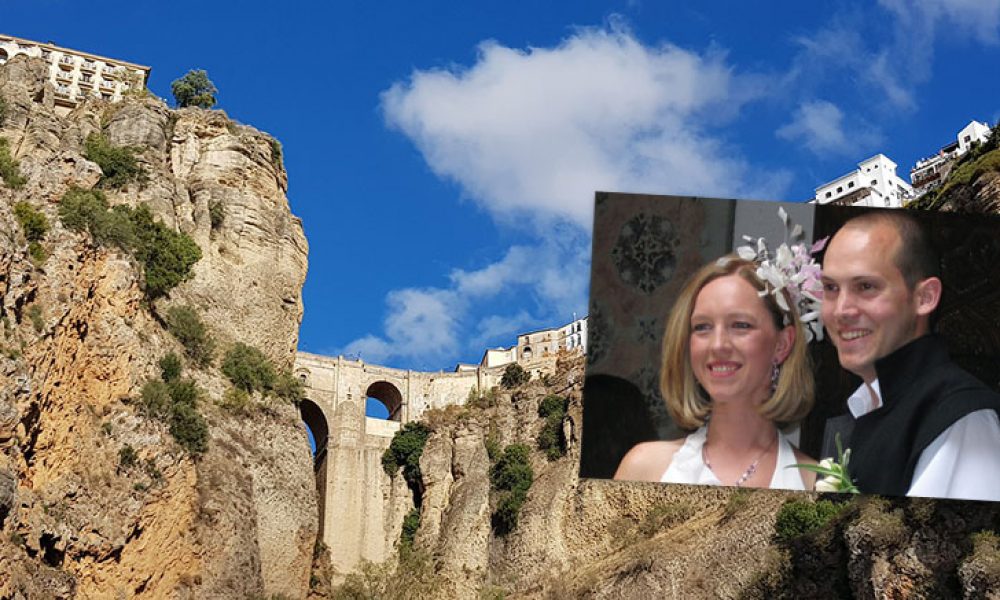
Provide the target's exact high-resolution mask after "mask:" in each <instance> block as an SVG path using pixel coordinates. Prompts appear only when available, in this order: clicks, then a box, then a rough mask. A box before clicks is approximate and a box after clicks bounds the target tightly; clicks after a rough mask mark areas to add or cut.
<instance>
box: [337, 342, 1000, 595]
mask: <svg viewBox="0 0 1000 600" xmlns="http://www.w3.org/2000/svg"><path fill="white" fill-rule="evenodd" d="M561 362H562V364H561V367H560V369H561V370H560V371H559V373H558V374H557V376H556V377H553V378H549V380H548V383H549V385H545V384H544V383H543V382H540V381H533V382H531V383H529V384H528V385H527V386H525V387H523V388H520V389H517V390H514V391H513V392H512V393H503V394H501V395H500V397H499V402H497V403H496V405H495V406H491V407H485V408H484V407H479V408H476V407H465V408H460V407H454V410H449V411H440V412H435V411H432V412H431V413H429V414H428V416H427V422H428V423H429V424H430V425H431V426H432V427H433V429H434V433H433V434H432V435H431V437H430V438H429V440H428V442H427V444H426V446H425V448H424V451H423V454H422V456H421V460H420V467H421V472H422V473H423V494H422V497H421V499H422V502H421V511H420V512H421V523H420V527H419V529H418V531H417V535H416V543H415V546H416V548H417V549H418V550H420V551H423V552H425V553H426V556H428V557H429V560H430V563H431V565H432V572H433V576H434V577H435V578H436V584H435V585H434V586H431V585H429V584H428V583H427V580H428V577H430V575H428V574H426V573H424V574H419V573H417V574H414V573H413V572H410V571H409V570H412V569H415V568H416V569H419V568H420V565H421V563H420V561H415V560H413V559H412V558H405V559H404V561H403V567H401V568H405V569H408V571H405V572H400V571H396V572H395V573H393V572H392V570H391V569H388V570H385V569H383V570H381V571H374V570H371V569H369V570H368V571H366V572H367V573H368V576H369V578H370V579H371V578H372V577H373V575H372V574H373V573H377V574H378V575H380V576H382V577H385V576H389V577H390V581H389V582H388V583H384V587H382V588H378V589H381V590H383V591H384V594H385V597H388V598H397V597H398V598H406V597H408V596H407V590H409V589H411V588H409V587H407V586H414V585H417V584H418V583H419V584H421V585H425V586H427V587H426V588H422V589H433V590H435V592H434V594H433V597H440V598H482V597H507V598H538V599H542V598H609V599H610V598H657V597H666V598H673V597H677V598H772V597H795V598H799V597H801V598H838V597H845V596H852V595H853V596H854V597H860V598H885V597H896V598H909V597H914V598H916V597H921V598H922V597H960V596H962V595H963V593H964V594H965V597H975V598H979V597H994V596H995V595H996V594H997V593H998V592H1000V576H998V573H1000V572H998V571H997V570H996V565H998V564H1000V542H998V541H997V540H998V539H1000V537H997V535H996V534H995V533H994V534H988V533H986V534H977V533H976V532H979V531H983V530H987V531H988V530H989V529H990V528H991V527H992V528H995V523H996V522H998V521H997V518H998V516H1000V508H997V507H995V506H993V505H989V504H984V503H974V502H965V503H962V502H941V501H934V500H929V499H892V500H884V499H878V498H874V497H873V498H856V499H855V501H853V502H848V503H847V504H846V505H845V507H846V508H844V509H843V511H842V513H841V514H840V516H838V517H837V518H835V519H833V520H832V521H830V522H829V523H828V524H827V525H826V526H824V527H820V528H819V529H817V530H815V531H813V532H811V533H809V534H808V535H804V536H801V537H797V538H792V539H785V538H781V537H780V536H778V535H777V531H778V530H779V529H780V527H779V525H778V518H779V513H780V512H781V507H782V506H783V505H785V504H786V502H789V501H790V500H793V501H796V502H806V503H810V502H813V501H815V500H816V499H817V495H815V494H802V493H791V492H781V491H772V490H741V489H736V488H711V487H701V486H684V485H670V486H663V485H658V484H637V483H620V482H614V481H603V480H580V479H579V478H578V477H577V469H578V461H579V445H578V444H576V443H574V440H573V439H572V435H570V436H569V438H568V439H569V442H570V443H569V448H568V453H567V455H566V456H564V457H562V458H559V459H557V460H554V461H549V460H547V459H546V458H545V456H544V454H543V453H542V452H533V453H532V457H531V465H532V469H533V471H534V474H535V477H534V482H533V484H532V486H531V488H530V490H529V492H528V498H527V501H526V502H525V504H524V505H523V507H522V508H521V511H520V515H519V518H518V525H517V527H516V528H515V529H514V530H513V531H512V532H510V533H509V534H507V535H506V536H502V537H501V536H497V535H495V534H494V533H493V531H492V530H491V526H490V516H491V513H492V512H493V510H495V508H496V504H497V499H498V493H497V492H496V491H494V490H492V489H491V488H490V481H489V476H488V473H489V469H490V461H489V458H488V456H487V450H486V448H487V445H488V444H494V443H495V444H497V446H498V447H503V446H506V445H507V444H511V443H524V444H527V445H529V447H535V443H536V438H537V435H538V432H539V429H540V427H541V425H542V423H541V420H540V419H539V418H538V413H537V410H538V406H539V403H540V402H541V400H542V399H543V398H544V397H545V396H547V395H548V394H552V393H556V394H562V395H566V396H567V397H568V398H569V400H570V402H569V410H568V414H567V417H566V420H565V421H564V426H565V427H564V431H567V432H570V433H572V432H573V431H578V429H579V426H578V424H579V423H580V422H581V416H582V414H581V413H582V407H581V398H580V390H579V385H578V384H573V385H571V384H570V383H569V382H570V381H576V382H579V381H582V371H583V365H582V361H579V360H578V361H577V362H575V363H573V362H567V361H561ZM491 438H492V439H491ZM397 479H400V478H399V477H398V476H397ZM398 516H399V520H401V519H402V515H398ZM991 524H992V525H991ZM396 535H397V536H398V529H397V530H396ZM977 535H978V537H977ZM972 540H976V541H975V552H973V551H972V546H973V542H972ZM377 579H378V576H375V577H374V580H377ZM352 583H353V584H354V585H357V581H354V582H351V581H350V580H348V587H350V585H351V584H352ZM350 589H357V588H356V587H355V588H350ZM372 589H374V588H372ZM386 590H387V591H386ZM991 594H992V596H991Z"/></svg>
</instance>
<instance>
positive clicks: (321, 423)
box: [299, 398, 330, 468]
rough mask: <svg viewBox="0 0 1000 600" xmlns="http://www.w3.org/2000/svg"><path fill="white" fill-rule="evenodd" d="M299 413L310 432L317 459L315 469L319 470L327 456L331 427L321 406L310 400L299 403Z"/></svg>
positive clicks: (314, 454)
mask: <svg viewBox="0 0 1000 600" xmlns="http://www.w3.org/2000/svg"><path fill="white" fill-rule="evenodd" d="M299 412H300V413H301V414H302V420H303V421H304V422H305V424H306V429H307V430H308V432H309V438H310V441H311V442H312V447H313V457H314V459H315V464H314V467H317V468H318V467H319V465H320V463H321V462H322V460H323V458H324V457H325V456H326V444H327V439H328V437H329V435H330V426H329V425H328V424H327V422H326V416H325V415H323V411H322V410H321V409H320V407H319V405H318V404H316V403H315V402H313V401H312V400H309V399H308V398H303V399H302V401H301V402H300V403H299Z"/></svg>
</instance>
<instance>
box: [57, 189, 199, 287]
mask: <svg viewBox="0 0 1000 600" xmlns="http://www.w3.org/2000/svg"><path fill="white" fill-rule="evenodd" d="M59 219H60V221H62V224H63V226H65V227H66V228H67V229H71V230H73V231H86V232H87V233H89V234H90V237H91V239H92V240H93V241H94V243H95V244H97V245H99V246H115V247H118V248H121V249H122V250H125V251H126V252H129V253H131V254H132V255H133V256H135V258H136V259H138V260H139V262H141V263H142V267H143V274H144V279H145V284H146V296H147V297H149V298H151V299H152V298H158V297H160V296H163V295H165V294H166V293H167V292H169V291H170V290H171V289H173V288H174V286H176V285H177V284H179V283H181V282H182V281H184V280H186V279H187V278H189V277H190V276H191V268H192V267H193V266H194V264H195V263H196V262H198V261H199V260H200V259H201V248H199V247H198V244H196V243H195V242H194V240H192V239H191V238H190V237H189V236H188V235H187V234H184V233H180V232H177V231H174V230H172V229H170V228H168V227H167V226H166V225H164V224H163V223H162V222H160V221H156V220H154V219H153V213H152V212H150V210H149V207H148V206H146V205H145V204H143V205H141V206H139V207H138V208H134V209H133V208H129V207H128V206H125V205H119V206H115V207H114V208H112V209H109V208H108V199H107V197H106V196H105V195H104V193H103V192H101V191H99V190H85V189H82V188H77V187H74V188H70V189H69V190H68V191H67V192H66V193H65V194H63V197H62V198H61V199H60V201H59Z"/></svg>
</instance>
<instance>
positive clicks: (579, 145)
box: [345, 24, 790, 368]
mask: <svg viewBox="0 0 1000 600" xmlns="http://www.w3.org/2000/svg"><path fill="white" fill-rule="evenodd" d="M762 93H763V86H762V85H761V83H760V80H759V79H758V78H756V77H753V76H741V75H737V74H735V73H734V72H733V69H732V68H731V67H730V65H729V64H727V62H726V56H725V55H724V54H723V53H721V52H718V51H715V50H710V51H707V52H705V53H696V52H691V51H688V50H684V49H681V48H678V47H676V46H673V45H670V44H661V45H658V46H646V45H643V44H642V43H640V42H639V41H638V40H636V39H635V38H634V37H633V36H632V35H631V33H630V32H629V31H627V30H626V29H625V28H623V27H621V26H619V25H617V24H613V25H612V26H611V27H609V28H607V29H580V30H577V31H576V32H575V33H574V34H573V35H572V36H570V37H569V38H567V39H566V40H564V41H563V42H561V43H560V44H558V45H557V46H555V47H552V48H529V49H526V50H521V49H515V48H508V47H505V46H503V45H501V44H499V43H497V42H495V41H487V42H483V43H482V44H480V46H479V52H478V57H477V60H476V62H475V63H474V64H473V65H471V66H469V67H458V66H453V67H450V68H447V69H444V68H440V69H426V70H417V71H415V72H414V73H413V74H412V75H411V77H410V78H409V79H408V80H407V81H403V82H398V83H396V84H394V85H393V86H391V87H390V88H389V89H387V90H386V91H385V92H383V94H382V98H381V101H382V110H383V113H384V115H385V119H386V122H387V123H388V125H389V126H391V127H394V128H397V129H398V130H400V131H401V132H402V133H403V134H405V135H406V136H407V137H409V138H410V139H411V140H412V141H413V143H414V144H415V145H416V146H417V148H418V149H419V150H420V151H421V153H422V154H423V157H424V159H425V160H426V162H427V164H428V165H429V166H430V167H431V169H432V170H433V171H434V172H435V173H436V174H437V175H438V176H440V177H442V178H446V179H450V180H453V181H455V182H457V183H458V184H459V185H460V187H461V189H462V190H463V193H464V194H465V196H467V197H468V198H470V199H471V200H472V201H474V202H476V203H477V204H478V205H480V206H481V207H483V208H484V209H485V210H486V211H488V213H489V214H490V215H491V216H493V217H494V219H496V220H497V221H498V222H499V223H501V224H504V225H509V226H514V227H517V228H519V229H520V230H521V231H522V232H527V233H529V234H532V235H534V236H535V237H536V239H537V240H538V241H537V242H536V243H527V244H522V245H517V246H513V247H511V248H510V249H509V250H508V251H507V252H506V253H505V255H504V256H502V257H500V258H499V259H497V260H496V261H494V262H493V263H492V264H489V265H486V266H484V267H482V268H478V269H475V270H469V271H467V270H460V269H456V270H454V271H453V272H452V273H451V274H450V282H449V285H448V286H445V287H442V288H434V289H420V290H417V289H404V290H397V291H394V292H392V293H391V294H389V296H388V298H387V316H386V319H385V323H384V333H383V334H381V335H368V336H365V337H362V338H360V339H358V340H355V341H354V342H351V343H350V344H349V345H348V346H347V347H346V348H345V350H346V351H348V352H351V351H357V350H360V351H361V352H362V353H363V355H365V356H366V357H368V360H373V361H376V362H378V361H383V362H384V361H391V360H397V361H399V360H404V361H408V362H410V363H411V364H413V363H419V364H422V365H429V366H432V365H437V366H438V368H440V366H441V365H443V364H447V363H446V362H445V361H454V360H455V359H456V358H457V357H458V356H459V355H460V354H463V353H464V356H466V357H471V356H473V355H475V354H478V353H480V352H482V351H483V350H484V349H485V347H486V346H487V345H497V344H503V345H509V344H511V343H514V341H515V339H514V336H515V334H516V333H518V332H519V331H521V330H522V328H527V327H530V328H534V327H537V326H548V325H558V324H562V323H564V322H567V321H569V319H570V318H571V317H572V314H573V313H574V312H575V313H577V314H578V315H583V314H584V313H585V312H586V309H587V288H588V284H589V278H590V268H589V265H590V227H591V224H592V212H593V202H594V192H595V191H598V190H609V191H629V192H653V193H667V194H670V193H673V194H696V195H705V196H713V195H715V196H729V197H733V196H740V195H745V196H757V197H767V196H772V197H774V196H780V195H781V194H782V193H783V192H784V190H785V189H786V188H787V185H788V183H789V180H790V177H789V176H788V174H787V173H767V172H760V171H759V170H754V169H751V168H750V166H749V165H748V164H747V163H746V161H745V160H743V158H742V157H741V156H740V155H739V153H738V151H737V150H735V149H733V148H731V147H729V146H728V145H727V143H726V141H725V139H724V138H723V137H721V135H720V134H718V133H716V131H715V130H713V128H721V127H723V126H724V125H726V124H727V122H728V120H731V119H732V118H733V117H734V116H735V115H737V114H738V112H739V110H740V108H741V107H742V106H743V105H744V104H745V103H746V102H748V101H750V100H752V99H754V98H756V97H759V96H760V95H762Z"/></svg>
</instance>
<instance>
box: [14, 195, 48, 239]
mask: <svg viewBox="0 0 1000 600" xmlns="http://www.w3.org/2000/svg"><path fill="white" fill-rule="evenodd" d="M14 217H16V218H17V222H18V224H19V225H20V226H21V230H22V231H24V239H26V240H28V241H29V242H38V241H41V239H42V238H44V237H45V234H46V233H48V231H49V220H48V219H46V218H45V214H44V213H42V212H41V211H39V210H36V209H35V207H34V206H32V205H31V204H29V203H27V202H24V201H23V200H22V201H21V202H18V203H17V204H15V205H14Z"/></svg>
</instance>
